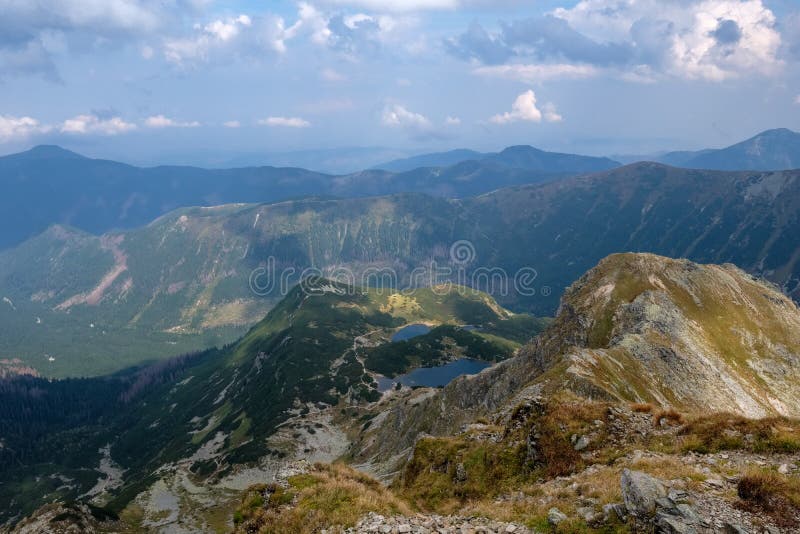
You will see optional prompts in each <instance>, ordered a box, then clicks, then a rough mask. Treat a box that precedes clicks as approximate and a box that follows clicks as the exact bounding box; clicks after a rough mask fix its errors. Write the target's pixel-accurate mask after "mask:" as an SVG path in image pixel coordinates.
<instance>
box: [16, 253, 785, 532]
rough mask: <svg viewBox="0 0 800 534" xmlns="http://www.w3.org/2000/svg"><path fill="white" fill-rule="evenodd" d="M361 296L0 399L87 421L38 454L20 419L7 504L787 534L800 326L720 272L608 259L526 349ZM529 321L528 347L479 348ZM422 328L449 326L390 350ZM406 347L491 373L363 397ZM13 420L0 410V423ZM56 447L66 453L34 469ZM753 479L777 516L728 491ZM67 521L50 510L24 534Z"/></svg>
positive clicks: (438, 303) (143, 512) (282, 310)
mask: <svg viewBox="0 0 800 534" xmlns="http://www.w3.org/2000/svg"><path fill="white" fill-rule="evenodd" d="M352 289H353V288H350V287H348V286H345V285H341V284H338V283H336V282H332V281H327V280H324V279H317V280H308V281H307V282H306V283H305V284H304V285H301V286H298V287H296V288H295V289H294V290H293V291H292V292H291V293H290V294H289V295H287V297H286V298H285V299H284V300H283V301H281V302H280V303H279V304H278V305H277V306H276V307H275V308H274V309H273V310H272V311H271V312H270V313H269V314H268V315H267V317H266V318H265V319H264V320H263V321H262V322H260V323H259V324H258V325H256V326H255V327H254V328H253V329H252V330H251V331H250V332H249V333H248V334H247V335H246V336H245V337H244V338H242V339H241V340H240V341H238V342H237V343H235V344H233V345H230V346H228V347H226V348H224V349H217V350H213V351H209V352H206V353H201V354H197V355H195V356H191V357H188V358H183V359H180V360H174V361H168V362H165V363H163V364H158V365H156V366H154V367H152V368H147V369H144V370H142V371H139V372H137V373H132V374H130V375H128V376H126V375H120V376H118V377H116V378H103V379H97V378H96V379H89V380H90V383H91V384H93V385H92V386H91V387H88V388H87V387H85V385H87V384H88V383H86V384H83V383H82V382H85V380H83V381H73V383H70V382H62V381H56V382H52V383H50V384H52V385H48V384H47V383H45V382H42V381H41V380H39V379H35V378H30V377H28V378H22V377H21V378H19V379H18V381H17V382H16V384H17V386H16V387H17V389H18V390H17V391H16V392H14V395H15V398H18V399H19V398H20V393H22V392H24V391H28V392H31V393H32V392H33V391H34V390H35V389H38V390H41V391H43V393H44V395H42V393H39V394H37V395H35V396H29V400H28V401H26V402H27V403H32V405H33V406H36V404H37V402H39V401H37V400H36V399H47V398H48V397H49V396H50V395H54V394H56V392H57V390H55V389H52V388H54V387H56V386H57V387H58V388H60V391H63V392H64V393H67V394H68V395H70V397H72V396H74V393H71V394H70V393H69V391H70V390H71V388H72V387H77V388H78V389H75V390H74V391H75V392H77V391H83V392H84V393H82V394H81V395H78V397H77V398H76V400H77V402H78V403H79V405H81V406H85V407H86V408H84V409H81V410H77V409H75V406H66V407H65V408H64V409H65V410H67V412H68V413H74V414H76V415H77V416H78V417H79V419H74V420H72V421H69V422H65V426H64V429H63V430H62V431H56V432H55V433H52V432H50V433H49V435H48V436H47V437H46V438H45V437H44V436H42V435H38V436H37V435H36V434H31V431H32V430H33V429H36V428H40V429H41V428H45V427H43V426H42V425H40V424H30V423H34V422H35V421H37V420H39V419H38V418H40V417H41V418H42V419H41V420H42V422H44V421H45V420H46V419H45V418H46V417H47V416H49V415H48V414H50V411H49V410H50V409H49V408H46V407H45V406H43V407H42V410H41V411H38V412H32V413H34V414H35V415H34V419H32V420H30V421H26V425H25V426H20V427H18V428H19V434H18V435H15V436H13V437H12V439H7V438H6V439H4V447H3V448H2V449H0V452H2V453H3V454H2V455H1V456H0V458H4V460H3V463H2V465H3V466H4V468H3V470H4V475H3V480H5V481H6V482H5V484H4V489H3V491H2V492H0V498H2V499H4V500H6V501H5V502H6V503H8V504H6V505H5V507H6V509H14V508H15V507H16V506H19V501H18V499H22V502H28V503H31V505H33V506H35V504H34V503H36V502H37V498H36V497H35V495H47V497H46V500H52V499H56V500H58V501H62V502H63V501H67V502H68V501H70V500H72V499H74V498H75V497H77V496H79V495H89V497H86V496H84V497H83V499H81V500H83V501H86V500H89V502H91V503H92V505H93V506H95V507H101V508H97V509H96V510H95V509H88V508H80V506H79V507H78V508H76V509H72V510H73V511H71V512H69V513H68V516H69V517H73V519H72V520H70V521H73V520H76V519H75V518H79V519H77V520H79V521H83V522H84V523H86V524H92V525H93V527H92V528H95V529H96V531H98V532H106V531H116V532H126V531H132V532H135V531H139V530H140V529H145V530H148V531H164V532H167V531H170V532H172V531H185V530H190V531H216V532H227V531H230V530H231V529H236V530H237V531H240V532H246V531H247V532H250V531H260V530H262V531H273V530H278V531H287V532H312V531H317V530H319V529H322V528H325V529H329V528H332V527H337V525H338V526H340V527H342V528H347V527H356V525H361V526H359V527H357V528H358V529H364V530H357V531H358V532H361V531H364V532H367V531H369V530H368V528H373V527H368V525H377V526H375V527H374V528H382V525H387V524H388V525H394V526H395V527H397V526H398V525H403V524H406V523H408V524H418V525H420V528H421V525H422V524H423V523H424V524H430V525H433V524H439V525H450V526H448V527H447V528H457V527H458V526H459V525H471V526H473V527H474V526H476V525H478V524H479V523H480V521H488V522H494V523H493V524H494V525H495V527H494V528H496V529H505V528H507V527H510V526H514V529H515V530H516V529H520V530H519V531H520V532H538V531H546V530H549V529H555V530H556V531H558V532H574V531H584V530H586V529H590V530H586V531H591V529H592V528H598V529H601V531H602V529H609V528H610V529H615V530H612V531H617V532H629V530H627V529H628V528H629V527H630V525H631V521H634V522H644V523H640V524H650V525H655V526H658V525H662V526H663V525H673V527H674V528H694V529H695V531H697V532H714V531H719V530H720V529H722V530H724V529H725V528H733V527H734V526H735V527H737V528H742V529H745V530H748V531H750V530H751V529H753V528H762V527H764V528H766V527H767V526H768V527H769V528H771V529H773V530H772V531H774V532H790V531H791V529H792V528H794V527H793V525H796V524H800V523H798V521H800V515H793V514H796V512H793V511H791V510H795V509H794V508H792V507H793V506H794V505H793V504H792V503H793V502H795V501H794V500H793V499H795V498H796V497H795V496H794V495H795V494H794V493H792V491H793V490H792V489H791V488H793V487H794V486H792V484H794V482H793V481H794V480H795V478H796V476H797V474H796V473H797V470H798V469H800V425H798V424H797V419H796V418H797V416H798V407H797V406H798V405H800V404H799V403H798V401H797V399H795V396H796V388H794V387H792V386H791V384H794V383H795V382H796V380H797V376H796V375H797V373H798V372H800V371H798V369H800V364H798V360H797V358H796V356H794V355H796V354H797V353H798V351H799V350H800V346H799V345H800V338H798V337H797V332H800V328H798V325H799V324H800V311H798V308H797V306H796V305H795V304H794V303H793V302H792V301H791V300H790V299H788V298H787V297H785V296H783V295H781V294H780V293H779V292H778V291H776V289H775V288H774V287H773V286H771V285H769V284H768V283H766V282H763V281H760V280H758V279H755V278H753V277H752V276H750V275H748V274H746V273H745V272H743V271H741V270H740V269H738V268H735V267H733V266H715V265H699V264H694V263H691V262H689V261H686V260H672V259H668V258H664V257H660V256H655V255H651V254H621V255H612V256H609V257H608V258H605V259H604V260H602V261H601V262H600V263H599V264H598V265H597V266H596V267H595V268H593V269H591V270H590V271H588V272H587V273H586V274H585V275H584V276H583V277H581V278H580V279H578V280H577V281H576V282H575V283H573V284H572V285H571V286H570V287H569V288H568V290H567V291H566V292H565V295H564V297H563V299H562V305H561V307H560V311H559V313H558V315H557V316H556V319H555V320H554V321H553V322H552V323H549V324H548V323H543V324H541V327H539V328H542V330H541V333H540V334H539V335H538V336H536V328H537V327H536V326H535V323H534V322H532V321H533V320H532V319H525V318H519V316H515V315H512V314H510V313H509V312H506V311H503V310H502V309H500V308H498V307H497V305H496V304H494V303H493V301H492V300H491V298H490V297H489V296H488V295H485V294H480V293H473V292H470V291H466V290H461V291H454V292H452V293H448V294H439V293H434V292H432V291H431V290H430V289H425V290H419V292H417V293H415V294H414V295H413V296H410V297H406V298H413V299H414V301H415V302H414V304H411V303H408V302H406V303H405V304H406V305H403V306H398V305H397V304H398V302H397V295H398V294H397V293H385V294H384V293H382V292H381V291H380V290H377V289H371V290H357V291H353V290H352ZM393 295H394V296H393ZM521 319H524V321H525V324H527V325H528V326H526V328H531V329H532V330H534V331H533V335H534V336H535V337H534V338H533V340H532V341H530V342H523V344H520V342H519V341H518V340H515V339H510V338H507V339H506V342H505V343H507V345H502V344H501V345H498V344H497V341H498V337H496V336H495V335H493V334H489V332H491V331H497V332H501V331H505V332H508V331H514V330H515V329H516V328H517V327H518V326H519V325H515V326H514V327H512V326H511V325H510V324H507V323H508V322H509V321H515V322H516V321H519V320H521ZM415 324H417V325H418V324H431V325H437V324H440V325H442V326H437V327H434V328H432V329H431V330H430V331H429V332H428V333H422V332H419V333H418V334H419V335H416V336H415V337H411V338H410V339H407V340H400V341H392V339H391V338H392V337H393V336H394V335H395V334H396V333H397V332H398V331H401V330H402V328H403V327H404V326H405V325H415ZM448 325H451V326H448ZM456 325H462V328H461V329H458V327H457V326H456ZM721 325H722V326H721ZM465 327H467V328H465ZM472 327H477V329H473V328H472ZM720 328H722V330H720ZM732 334H733V335H732ZM405 344H408V345H409V346H408V348H407V349H406V348H403V347H404V345H405ZM414 347H430V348H425V350H424V351H423V352H424V354H426V355H430V354H431V353H435V352H436V351H438V352H439V354H441V357H440V359H437V360H435V361H438V362H443V361H447V360H448V359H449V360H451V361H452V360H453V359H454V358H459V357H461V356H463V355H465V354H469V355H470V356H472V357H477V358H480V359H482V360H486V361H488V362H492V363H494V362H499V363H494V365H492V366H491V367H490V368H488V369H486V370H484V371H482V372H480V373H479V374H476V375H473V376H464V377H461V378H457V379H455V380H454V381H452V382H451V383H449V384H448V385H446V386H445V387H443V388H441V389H435V388H434V389H431V388H410V387H401V388H391V389H390V390H387V391H385V392H383V393H380V392H379V391H378V384H377V382H376V378H379V377H380V376H389V375H391V374H392V373H397V372H402V371H403V370H404V369H407V368H409V366H410V367H416V366H419V365H423V364H424V362H423V361H419V360H416V361H415V360H414V358H415V356H414V352H413V348H414ZM437 347H438V348H437ZM447 347H449V348H447ZM506 347H508V348H506ZM454 349H457V350H455V352H454ZM508 349H511V352H508ZM397 356H401V357H402V358H401V359H399V360H398V359H397ZM409 358H410V360H409ZM404 362H407V363H404ZM698 362H703V363H702V366H701V367H697V368H695V367H693V366H697V365H698ZM640 366H646V367H647V368H648V369H649V371H644V370H641V369H640ZM705 372H712V373H714V376H713V377H708V378H706V376H705V375H704V373H705ZM718 373H719V376H720V377H721V378H719V377H718V376H717V374H718ZM13 383H14V382H12V384H13ZM100 384H104V386H103V388H101V389H98V387H97V386H99V385H100ZM51 389H52V391H51ZM89 392H92V393H89ZM101 392H102V393H101ZM109 395H110V396H111V397H110V398H111V399H112V400H111V402H110V403H109V402H108V400H107V399H109ZM21 397H25V395H24V393H23V394H22V395H21ZM81 398H83V400H81ZM93 399H96V400H93ZM98 401H99V402H98ZM72 402H75V401H72ZM0 406H3V407H5V406H6V403H3V404H0ZM93 406H94V407H93ZM15 413H18V411H17V410H15V409H14V408H13V407H9V409H8V410H4V411H3V412H1V413H0V416H2V418H3V419H2V420H3V421H4V425H7V424H8V421H11V420H15V416H14V414H15ZM256 414H258V415H257V416H256ZM51 429H53V427H51ZM153 429H156V432H153ZM23 443H29V444H31V445H28V446H23V445H22V444H23ZM50 447H57V448H58V449H59V450H64V451H70V450H73V451H75V452H74V453H72V454H70V455H64V454H63V453H62V454H59V458H60V459H61V460H60V463H58V464H53V463H50V462H47V463H44V461H43V460H44V458H50V459H51V461H52V457H53V455H52V452H50V449H49V448H50ZM95 450H96V451H97V453H96V454H95V453H91V452H88V451H95ZM15 451H25V454H26V456H25V460H24V462H25V464H26V465H28V466H29V467H24V468H20V467H18V464H17V463H16V462H15V461H14V455H15V454H17V453H18V452H15ZM9 455H10V456H9ZM332 462H333V463H332ZM34 466H35V468H34ZM91 466H94V467H93V468H92V467H91ZM98 466H99V467H98ZM753 466H755V467H753ZM353 468H356V469H358V472H357V471H354V470H353ZM34 473H35V475H34ZM363 473H367V474H368V475H365V474H363ZM370 477H376V479H377V480H382V481H384V482H385V483H388V489H384V487H383V486H382V485H381V484H380V483H379V482H377V481H376V480H374V479H372V478H370ZM626 477H627V478H626ZM759 477H761V478H759ZM764 477H772V478H769V480H772V481H773V482H770V483H771V484H777V485H776V486H775V488H776V491H780V493H776V494H775V495H776V497H775V498H776V499H779V500H780V502H783V503H784V504H782V505H780V506H782V507H783V508H770V507H768V505H766V504H763V502H761V501H758V500H757V499H758V498H757V497H756V496H753V497H751V496H750V494H749V493H747V491H749V490H745V489H743V488H745V485H746V484H759V483H760V482H759V480H764ZM98 478H99V480H100V481H101V482H98ZM12 480H19V481H22V484H11V483H10V481H12ZM626 480H627V481H628V482H626ZM93 487H96V488H101V490H100V492H99V493H95V491H97V490H94V491H90V490H92V488H93ZM748 487H749V486H748ZM647 488H654V489H652V491H655V492H656V494H655V496H653V494H652V493H646V492H647V491H651V490H649V489H647ZM781 488H785V489H781ZM87 492H89V494H87ZM342 492H344V493H342ZM374 492H378V493H379V494H381V495H382V496H381V497H380V498H378V499H375V498H374V497H370V495H374ZM641 492H645V493H641ZM737 492H738V493H737ZM659 495H660V496H663V497H660V496H659ZM667 495H668V497H667ZM754 495H755V494H754ZM658 499H661V500H658ZM39 502H41V501H39ZM776 502H777V501H776ZM237 503H238V504H237ZM770 506H771V505H770ZM776 506H777V505H776ZM637 507H638V508H637ZM30 510H32V508H30V509H27V510H26V513H27V512H28V511H30ZM51 510H56V511H57V510H61V511H60V512H52V511H51ZM93 510H94V511H93ZM778 510H780V511H778ZM234 511H235V513H234ZM65 513H66V512H64V509H63V508H58V507H56V508H46V507H45V508H42V509H41V510H39V511H37V512H36V514H35V516H34V517H33V518H31V519H29V520H26V521H27V522H24V523H22V524H21V525H20V526H19V527H18V531H19V532H26V530H24V529H25V528H44V527H43V525H48V524H50V525H55V524H58V523H59V521H62V522H63V521H65V519H64V517H65V516H64V514H65ZM787 513H788V514H789V515H787ZM59 514H60V515H59ZM70 514H71V515H70ZM103 514H105V515H103ZM390 516H398V518H396V519H391V520H390V519H388V518H389V517H390ZM475 516H480V517H483V518H485V519H482V520H480V521H479V522H478V523H475V522H473V521H474V520H473V519H469V518H470V517H475ZM480 524H483V523H480ZM25 525H28V527H26V526H25ZM36 525H39V527H36ZM731 525H732V526H731ZM47 528H49V527H47ZM443 528H444V527H443ZM659 528H662V527H659ZM664 528H665V527H664ZM19 529H21V530H19ZM264 529H266V530H264ZM526 529H527V530H526ZM334 530H335V528H334Z"/></svg>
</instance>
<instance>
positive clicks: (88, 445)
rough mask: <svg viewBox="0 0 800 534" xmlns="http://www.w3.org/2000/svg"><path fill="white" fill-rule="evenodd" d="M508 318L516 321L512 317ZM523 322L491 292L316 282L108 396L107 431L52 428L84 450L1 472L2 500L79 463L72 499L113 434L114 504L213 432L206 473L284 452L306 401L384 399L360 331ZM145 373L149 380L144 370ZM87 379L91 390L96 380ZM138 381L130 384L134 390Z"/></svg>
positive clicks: (34, 494) (32, 498)
mask: <svg viewBox="0 0 800 534" xmlns="http://www.w3.org/2000/svg"><path fill="white" fill-rule="evenodd" d="M512 317H514V319H513V322H514V325H510V324H509V325H506V322H508V321H511V320H512V319H511V318H512ZM521 320H522V318H520V317H518V316H511V315H510V314H509V313H508V312H506V311H505V310H503V309H502V308H499V307H498V306H497V305H496V304H495V303H494V302H493V301H492V300H491V299H490V298H489V297H488V296H486V295H485V294H473V293H472V292H463V293H462V294H459V293H457V292H454V293H452V294H447V295H437V294H435V293H434V292H433V291H431V290H427V289H422V290H418V291H416V292H414V293H413V294H411V295H399V294H396V293H395V294H390V293H388V292H383V291H380V290H376V289H367V290H360V289H359V290H354V289H353V288H351V287H348V286H343V285H340V284H332V283H329V282H324V281H316V282H309V284H307V285H304V286H303V287H299V286H298V287H297V288H295V289H293V290H292V291H291V292H290V294H289V295H288V296H287V297H286V298H285V299H284V300H283V301H281V303H279V305H278V306H276V307H275V308H274V309H273V310H272V311H271V312H270V313H269V314H268V315H267V317H266V318H265V319H263V320H262V321H261V322H260V323H258V324H257V325H256V326H254V327H253V328H252V329H251V330H250V332H249V333H248V334H247V335H246V336H244V337H243V338H242V339H241V340H240V341H238V342H237V343H235V344H232V345H229V346H227V347H224V348H222V349H218V350H211V351H208V352H206V353H203V354H201V355H199V356H196V357H195V358H194V359H192V360H189V361H188V363H187V364H186V365H185V366H181V367H180V368H178V369H177V370H176V371H175V372H174V373H171V374H170V375H169V376H168V379H167V380H166V381H163V383H161V384H160V385H159V384H158V383H156V384H155V385H150V386H145V387H144V389H143V391H144V393H143V394H139V395H138V396H135V397H134V398H133V400H131V401H130V402H129V403H126V404H121V405H120V404H118V403H117V402H115V401H112V403H111V404H110V405H109V407H110V408H113V409H112V410H111V411H112V413H111V414H109V419H108V420H107V421H106V422H105V424H104V427H103V428H96V427H92V428H82V427H78V428H75V429H74V430H73V431H68V432H62V433H56V434H54V435H52V436H50V437H49V438H48V440H49V442H51V443H52V444H53V445H54V446H56V447H59V446H60V447H65V448H75V450H76V451H78V452H77V453H76V455H75V458H73V459H72V460H71V461H70V462H71V463H70V464H69V466H67V465H65V464H63V463H60V462H56V464H55V465H52V464H51V465H45V464H44V463H42V464H38V465H36V466H34V467H30V464H29V467H22V468H19V469H10V470H8V471H6V473H5V474H4V475H3V477H2V478H3V479H4V480H6V484H5V486H4V488H3V489H4V491H0V499H5V500H4V506H5V507H6V509H7V510H19V509H20V508H19V506H22V504H23V503H24V508H23V509H22V510H23V511H30V510H31V507H33V506H35V504H36V503H37V502H39V500H38V497H39V496H41V495H42V494H43V493H47V492H50V491H53V490H55V487H57V486H58V485H59V484H58V483H57V481H54V480H52V479H50V478H48V477H49V475H51V474H55V473H64V474H69V476H72V477H74V476H75V471H74V469H79V470H81V471H80V472H81V473H82V475H81V478H80V480H79V483H78V484H76V485H75V488H74V489H73V490H69V489H67V488H63V487H62V488H61V489H60V490H58V491H55V492H54V493H50V495H51V497H52V498H56V497H57V498H62V499H64V498H74V497H76V496H77V495H78V494H79V493H81V492H83V491H86V490H87V489H88V487H90V486H91V485H92V484H93V483H94V481H95V480H96V478H95V477H96V476H97V474H96V473H95V472H94V471H93V469H92V468H94V467H95V466H96V465H97V462H98V461H99V456H100V455H99V454H98V453H97V450H98V449H99V448H100V447H102V446H104V445H105V444H106V443H111V444H112V457H113V460H114V461H115V462H116V463H117V464H119V465H120V466H121V468H123V469H125V470H126V473H125V485H124V486H123V487H122V488H120V489H119V490H118V491H116V492H114V493H113V496H112V498H111V500H110V501H109V506H110V507H111V508H112V509H114V510H121V509H122V508H124V507H125V505H126V504H127V503H128V502H129V501H130V500H131V499H132V498H133V497H134V496H135V495H136V494H138V493H139V492H141V491H142V490H144V489H146V488H147V487H149V486H150V485H151V484H152V483H153V482H154V481H155V480H156V478H157V476H156V475H155V474H154V473H155V472H156V470H157V469H158V468H160V467H162V466H164V465H168V464H171V463H174V462H179V461H181V462H186V461H187V460H186V459H187V458H189V457H191V456H192V455H193V454H194V453H195V452H196V451H197V450H198V449H199V448H200V447H203V446H204V445H205V446H207V447H208V446H210V445H209V444H210V443H213V442H215V440H217V442H218V444H219V445H218V447H217V448H216V449H215V448H213V447H212V449H211V450H212V452H213V455H214V458H213V459H211V460H209V459H205V458H199V457H198V458H196V459H195V460H188V463H187V464H186V465H187V466H189V468H190V469H191V471H192V472H193V473H195V476H197V477H198V481H199V480H202V479H204V478H207V477H221V476H224V475H225V474H226V473H228V472H229V469H230V466H231V465H233V464H242V463H249V462H255V461H256V460H258V459H259V458H261V457H264V456H267V455H269V454H273V455H280V454H281V451H270V450H269V449H268V448H267V447H266V445H265V440H266V438H267V437H269V436H270V435H271V434H272V433H273V432H274V431H275V429H276V428H277V427H278V425H280V424H281V423H282V422H284V421H286V419H287V418H289V417H290V416H291V415H292V414H296V413H297V412H298V411H299V410H302V409H303V407H304V406H308V405H310V404H320V403H321V404H323V405H337V404H338V403H339V402H341V401H342V400H343V399H345V398H347V399H350V401H351V402H354V403H356V404H359V403H366V402H369V401H373V400H376V399H377V398H378V396H379V395H378V393H377V391H376V390H375V388H376V386H377V384H376V383H375V382H374V381H373V379H372V377H371V375H370V374H368V373H367V372H366V369H365V368H364V366H363V364H362V363H361V362H360V360H359V358H360V357H362V356H363V355H364V353H363V349H358V350H356V351H354V340H355V338H356V337H359V336H364V335H366V334H369V336H370V339H372V340H374V341H378V342H388V339H389V337H390V336H391V335H392V333H393V332H394V331H395V330H396V329H397V328H399V327H400V326H402V325H404V324H407V323H411V322H421V321H422V322H428V323H431V324H443V323H449V324H453V325H458V324H460V325H464V324H476V325H482V324H484V323H485V324H486V325H487V327H495V328H499V329H501V330H502V329H507V330H514V329H517V328H519V323H520V321H521ZM528 322H529V323H531V324H533V323H535V321H532V320H531V321H528ZM507 343H513V341H507ZM459 350H462V349H459ZM140 376H143V377H145V378H142V379H141V380H144V383H143V384H146V377H147V376H148V374H147V373H146V372H144V374H142V375H140ZM132 380H133V382H134V383H136V380H137V379H136V377H134V378H133V379H132ZM89 382H91V381H89ZM43 387H46V386H43ZM82 388H84V389H83V391H86V390H87V389H88V390H89V391H91V385H88V386H82ZM133 388H134V386H132V385H130V383H129V385H128V386H127V389H128V390H131V389H133ZM306 409H307V408H306ZM87 433H88V434H89V435H90V436H91V439H88V440H87V438H86V435H87ZM59 444H60V445H59ZM46 450H47V449H40V450H39V453H40V454H39V458H40V461H42V462H44V461H45V460H50V461H52V460H53V456H46V455H45V452H46ZM73 460H74V461H73ZM31 463H33V461H32V462H31ZM68 468H69V470H68ZM81 468H82V469H81ZM13 480H20V481H21V483H12V482H11V481H13ZM51 486H53V487H51ZM47 488H49V489H47ZM11 499H16V500H15V501H14V502H15V504H14V506H11V505H10V503H11Z"/></svg>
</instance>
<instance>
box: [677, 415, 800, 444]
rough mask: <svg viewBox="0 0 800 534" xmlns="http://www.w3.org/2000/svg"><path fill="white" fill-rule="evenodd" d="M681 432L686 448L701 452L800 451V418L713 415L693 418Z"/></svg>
mask: <svg viewBox="0 0 800 534" xmlns="http://www.w3.org/2000/svg"><path fill="white" fill-rule="evenodd" d="M681 435H682V437H683V448H684V449H685V450H689V451H693V452H698V453H701V454H708V453H713V452H719V451H723V450H747V451H750V452H755V453H760V454H761V453H796V452H800V421H797V420H793V419H787V418H782V417H771V418H766V419H746V418H744V417H741V416H738V415H731V414H725V413H721V414H713V415H708V416H703V417H699V418H696V419H694V420H692V421H690V422H689V423H688V424H687V425H686V427H685V428H684V429H683V430H682V431H681Z"/></svg>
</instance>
